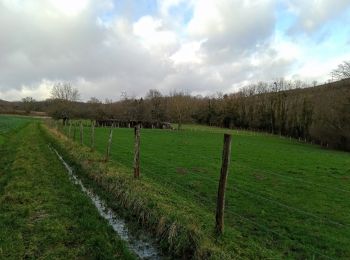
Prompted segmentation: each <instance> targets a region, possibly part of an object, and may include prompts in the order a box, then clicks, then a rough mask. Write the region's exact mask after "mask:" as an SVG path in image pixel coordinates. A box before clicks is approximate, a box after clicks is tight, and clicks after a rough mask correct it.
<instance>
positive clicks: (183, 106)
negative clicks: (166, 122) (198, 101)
mask: <svg viewBox="0 0 350 260" xmlns="http://www.w3.org/2000/svg"><path fill="white" fill-rule="evenodd" d="M169 106H170V107H169V108H170V114H171V115H172V118H174V119H175V120H176V123H177V124H178V126H177V128H178V130H180V129H181V127H182V124H183V122H185V121H188V120H189V118H190V113H191V96H189V95H188V94H186V93H184V92H181V91H180V92H176V91H175V92H173V93H172V94H171V95H170V99H169Z"/></svg>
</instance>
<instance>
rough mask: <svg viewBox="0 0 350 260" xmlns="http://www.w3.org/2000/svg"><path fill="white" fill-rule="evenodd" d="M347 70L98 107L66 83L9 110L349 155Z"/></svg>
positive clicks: (95, 101)
mask: <svg viewBox="0 0 350 260" xmlns="http://www.w3.org/2000/svg"><path fill="white" fill-rule="evenodd" d="M348 71H350V63H349V62H344V63H343V64H341V65H339V66H338V68H336V69H335V70H333V71H332V73H331V74H332V77H333V79H334V78H336V79H339V80H338V81H336V82H329V83H326V84H323V85H317V82H312V84H306V83H305V82H303V81H300V80H296V81H286V80H284V79H279V80H276V81H274V82H259V83H256V84H250V85H248V86H246V87H244V88H242V89H240V91H238V92H236V93H231V94H221V93H217V94H216V95H214V96H211V97H202V96H191V95H190V94H188V93H186V92H184V91H173V92H172V93H170V94H168V95H163V94H162V93H161V92H160V91H158V90H156V89H151V90H149V91H148V93H147V94H146V96H145V97H143V98H134V97H129V96H128V95H127V93H125V92H124V93H122V97H121V99H120V100H119V101H117V102H113V101H111V100H105V101H103V102H102V101H100V100H98V99H97V98H95V97H92V98H91V99H90V100H89V101H87V102H79V96H80V95H79V92H78V90H77V89H75V88H73V87H72V86H71V85H70V84H69V83H58V84H56V85H55V86H54V87H53V89H52V91H51V97H50V99H48V100H45V101H40V102H37V101H35V100H33V99H31V98H26V99H23V100H22V102H16V103H12V105H14V106H15V107H16V108H17V109H22V110H25V111H26V112H30V111H31V110H36V111H45V112H47V113H48V114H49V115H50V116H52V117H53V118H55V119H63V122H66V121H67V120H69V119H73V118H88V119H92V120H104V119H118V120H123V121H128V120H132V121H147V122H153V123H160V122H172V123H177V127H178V129H181V127H182V124H184V123H198V124H205V125H210V126H218V127H225V128H232V129H235V128H242V129H250V130H256V131H264V132H269V133H272V134H278V135H282V136H290V137H293V138H300V139H303V140H307V141H310V142H314V143H318V144H320V145H323V146H328V147H331V148H336V149H342V150H350V78H349V75H348ZM1 105H3V104H1V103H0V109H1ZM6 105H7V106H8V105H9V103H8V102H6ZM3 106H5V105H3Z"/></svg>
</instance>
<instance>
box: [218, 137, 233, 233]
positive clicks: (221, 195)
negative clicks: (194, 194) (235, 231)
mask: <svg viewBox="0 0 350 260" xmlns="http://www.w3.org/2000/svg"><path fill="white" fill-rule="evenodd" d="M231 140H232V137H231V135H230V134H225V135H224V146H223V150H222V164H221V172H220V180H219V188H218V198H217V204H216V232H217V233H218V234H219V235H220V234H222V233H223V230H224V209H225V189H226V182H227V175H228V170H229V167H230V159H231Z"/></svg>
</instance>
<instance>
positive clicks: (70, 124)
mask: <svg viewBox="0 0 350 260" xmlns="http://www.w3.org/2000/svg"><path fill="white" fill-rule="evenodd" d="M71 129H72V122H71V121H70V120H69V128H68V138H71Z"/></svg>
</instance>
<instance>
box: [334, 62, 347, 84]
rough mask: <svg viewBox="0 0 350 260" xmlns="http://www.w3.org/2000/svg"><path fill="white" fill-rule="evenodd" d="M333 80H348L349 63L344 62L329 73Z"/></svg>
mask: <svg viewBox="0 0 350 260" xmlns="http://www.w3.org/2000/svg"><path fill="white" fill-rule="evenodd" d="M331 76H332V79H333V80H341V79H347V78H350V61H344V62H343V63H342V64H339V65H338V67H337V68H336V69H334V70H333V71H332V72H331Z"/></svg>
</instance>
